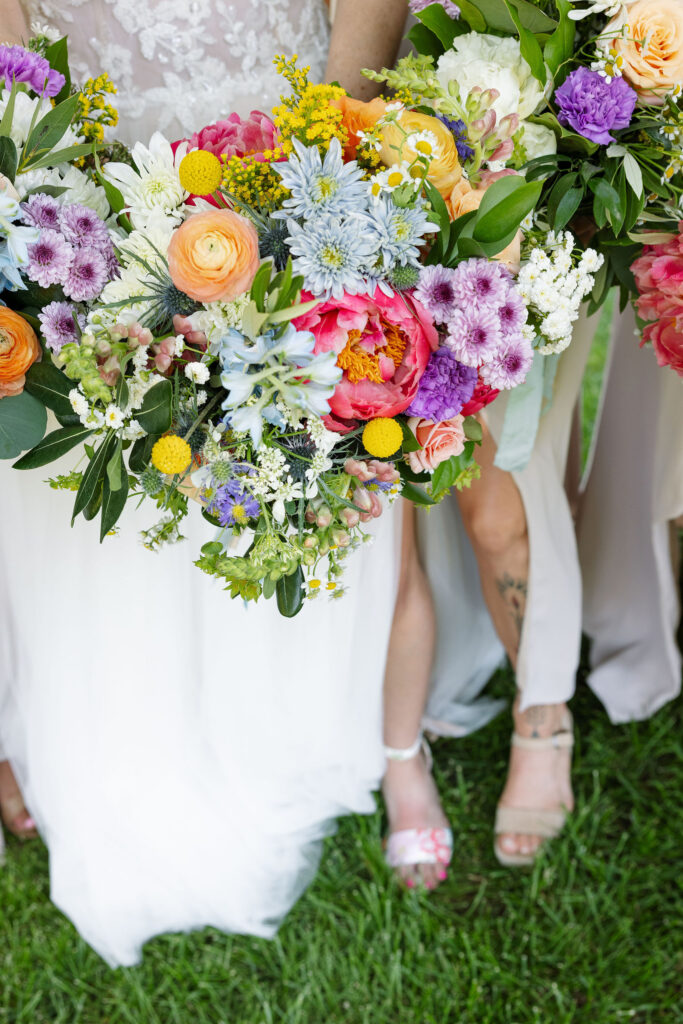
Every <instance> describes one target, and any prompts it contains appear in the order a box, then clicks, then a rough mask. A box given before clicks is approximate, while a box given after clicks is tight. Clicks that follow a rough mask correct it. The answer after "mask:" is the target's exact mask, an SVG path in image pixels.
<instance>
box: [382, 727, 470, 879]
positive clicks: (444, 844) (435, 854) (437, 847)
mask: <svg viewBox="0 0 683 1024" xmlns="http://www.w3.org/2000/svg"><path fill="white" fill-rule="evenodd" d="M384 754H385V757H387V758H388V759H389V760H390V761H410V760H412V758H414V757H417V756H418V755H419V754H423V755H424V759H425V761H426V762H427V768H428V769H429V771H431V770H432V764H433V759H432V752H431V750H430V749H429V744H428V743H427V741H426V740H425V739H424V737H423V736H422V734H420V735H419V736H418V738H417V739H416V741H415V743H413V745H412V747H407V748H406V749H404V750H400V749H397V748H396V747H385V748H384ZM384 856H385V860H386V862H387V864H388V865H389V867H390V868H409V867H413V866H416V865H418V864H439V865H440V866H441V867H442V868H447V867H448V865H449V864H450V862H451V858H452V856H453V832H452V830H451V829H450V828H404V829H401V830H400V831H398V832H392V833H391V834H390V835H389V836H388V838H387V841H386V849H385V855H384Z"/></svg>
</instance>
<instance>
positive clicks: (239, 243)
mask: <svg viewBox="0 0 683 1024" xmlns="http://www.w3.org/2000/svg"><path fill="white" fill-rule="evenodd" d="M258 268H259V254H258V235H257V234H256V228H255V227H254V225H253V224H252V223H251V222H250V221H248V220H247V219H246V217H241V216H240V215H239V213H233V211H232V210H210V211H208V212H206V213H195V214H193V215H192V216H191V217H189V218H188V219H187V220H186V221H185V223H184V224H181V225H180V227H179V228H177V229H176V230H175V231H174V232H173V234H172V236H171V241H170V242H169V245H168V269H169V272H170V274H171V280H172V281H173V284H174V285H175V286H176V288H179V289H180V291H181V292H185V294H186V295H189V296H190V298H191V299H195V300H196V301H197V302H221V301H222V302H229V301H231V300H232V299H234V298H236V297H237V296H238V295H241V294H242V292H245V291H246V290H247V288H248V287H249V286H250V284H251V282H252V281H253V280H254V277H255V275H256V271H257V270H258Z"/></svg>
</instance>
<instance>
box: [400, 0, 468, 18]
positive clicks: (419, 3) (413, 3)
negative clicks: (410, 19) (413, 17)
mask: <svg viewBox="0 0 683 1024" xmlns="http://www.w3.org/2000/svg"><path fill="white" fill-rule="evenodd" d="M434 3H437V4H441V6H442V7H443V9H444V11H445V12H446V14H448V15H449V17H451V18H459V17H460V8H459V7H458V5H457V4H454V3H453V0H408V7H409V8H410V12H411V14H419V12H420V11H424V9H425V7H430V6H431V5H432V4H434Z"/></svg>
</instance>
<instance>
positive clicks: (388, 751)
mask: <svg viewBox="0 0 683 1024" xmlns="http://www.w3.org/2000/svg"><path fill="white" fill-rule="evenodd" d="M421 750H422V733H418V737H417V739H416V740H415V742H414V743H413V744H412V746H410V747H405V748H404V749H403V750H401V749H400V748H398V747H385V748H384V756H385V757H386V758H388V759H389V761H411V760H412V759H413V758H414V757H417V755H418V754H419V753H420V751H421Z"/></svg>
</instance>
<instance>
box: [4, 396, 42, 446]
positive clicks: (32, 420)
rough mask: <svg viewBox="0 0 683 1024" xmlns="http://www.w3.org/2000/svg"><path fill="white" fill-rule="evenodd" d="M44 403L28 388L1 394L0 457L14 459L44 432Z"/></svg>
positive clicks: (34, 443) (32, 444)
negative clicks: (19, 391)
mask: <svg viewBox="0 0 683 1024" xmlns="http://www.w3.org/2000/svg"><path fill="white" fill-rule="evenodd" d="M46 426H47V412H46V411H45V406H44V405H43V403H42V402H40V401H39V400H38V399H37V398H34V396H33V395H31V394H29V393H28V391H22V393H21V394H20V395H7V396H6V397H5V398H0V459H15V458H16V457H17V455H21V453H22V452H25V451H26V449H27V448H33V446H34V445H36V444H37V443H38V442H39V441H40V439H41V438H42V436H43V434H44V433H45V428H46Z"/></svg>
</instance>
